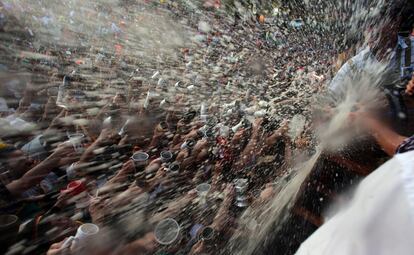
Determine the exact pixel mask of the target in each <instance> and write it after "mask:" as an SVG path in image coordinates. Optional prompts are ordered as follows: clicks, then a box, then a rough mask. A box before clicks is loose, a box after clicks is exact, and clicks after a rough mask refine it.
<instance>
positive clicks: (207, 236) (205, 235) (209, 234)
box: [200, 227, 214, 241]
mask: <svg viewBox="0 0 414 255" xmlns="http://www.w3.org/2000/svg"><path fill="white" fill-rule="evenodd" d="M213 237H214V229H213V228H212V227H205V228H203V230H201V233H200V240H204V241H208V240H211V239H213Z"/></svg>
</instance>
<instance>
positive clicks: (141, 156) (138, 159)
mask: <svg viewBox="0 0 414 255" xmlns="http://www.w3.org/2000/svg"><path fill="white" fill-rule="evenodd" d="M131 159H132V160H133V161H134V164H135V168H140V167H143V166H145V165H147V163H148V159H149V155H148V153H145V152H142V151H139V152H136V153H134V155H132V157H131Z"/></svg>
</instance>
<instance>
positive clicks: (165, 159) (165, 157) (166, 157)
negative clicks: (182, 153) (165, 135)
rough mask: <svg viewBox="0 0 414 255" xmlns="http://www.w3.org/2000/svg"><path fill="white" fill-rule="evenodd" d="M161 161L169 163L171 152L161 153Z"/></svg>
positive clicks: (171, 156)
mask: <svg viewBox="0 0 414 255" xmlns="http://www.w3.org/2000/svg"><path fill="white" fill-rule="evenodd" d="M160 158H161V161H162V162H163V163H166V162H169V161H170V160H171V159H172V158H173V154H172V153H171V151H162V152H161V154H160Z"/></svg>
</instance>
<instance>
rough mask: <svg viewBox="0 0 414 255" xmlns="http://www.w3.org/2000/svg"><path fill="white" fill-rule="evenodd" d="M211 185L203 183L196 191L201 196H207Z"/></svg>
mask: <svg viewBox="0 0 414 255" xmlns="http://www.w3.org/2000/svg"><path fill="white" fill-rule="evenodd" d="M210 189H211V185H210V184H208V183H201V184H199V185H197V187H196V191H197V194H198V195H199V196H205V195H207V193H208V192H209V191H210Z"/></svg>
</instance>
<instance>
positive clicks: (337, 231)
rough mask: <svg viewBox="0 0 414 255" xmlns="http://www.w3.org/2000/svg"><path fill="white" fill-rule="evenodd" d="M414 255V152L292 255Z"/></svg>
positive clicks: (367, 182)
mask: <svg viewBox="0 0 414 255" xmlns="http://www.w3.org/2000/svg"><path fill="white" fill-rule="evenodd" d="M412 254H414V151H411V152H407V153H403V154H398V155H396V156H395V157H394V158H393V159H391V160H389V161H388V162H386V163H385V164H384V165H382V166H381V167H380V168H378V169H377V170H376V171H375V172H373V173H371V174H370V175H369V176H367V177H366V178H365V179H364V180H363V181H362V182H361V183H360V184H359V185H358V187H357V189H356V191H355V194H354V197H353V198H352V200H351V201H350V203H349V204H348V205H347V206H346V207H345V208H342V209H341V210H339V212H338V213H336V214H335V215H334V216H333V217H332V218H330V219H328V220H327V221H326V222H325V224H323V225H322V226H321V227H320V228H319V229H318V230H317V231H316V232H315V233H313V235H311V236H310V237H309V238H308V239H307V240H306V241H305V242H304V243H302V245H301V247H300V248H299V250H298V251H297V253H296V255H412Z"/></svg>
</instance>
